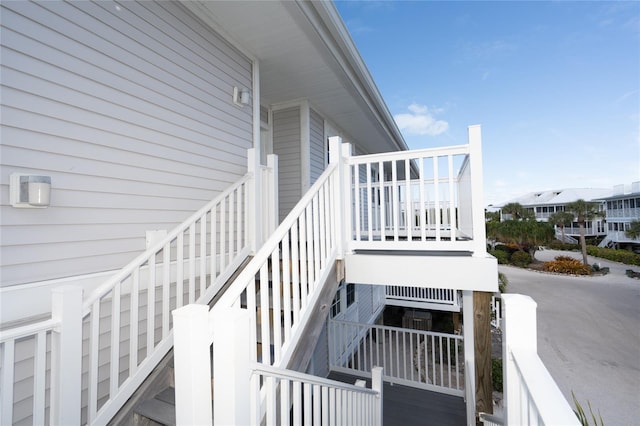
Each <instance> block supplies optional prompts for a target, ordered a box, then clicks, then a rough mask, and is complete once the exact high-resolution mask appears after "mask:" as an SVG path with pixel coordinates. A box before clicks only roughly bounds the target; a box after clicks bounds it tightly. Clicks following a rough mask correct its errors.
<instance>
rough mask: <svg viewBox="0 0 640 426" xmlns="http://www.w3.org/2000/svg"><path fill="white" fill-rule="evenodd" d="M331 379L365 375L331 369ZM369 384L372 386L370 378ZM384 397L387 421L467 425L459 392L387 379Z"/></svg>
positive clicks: (349, 379) (423, 425) (351, 380)
mask: <svg viewBox="0 0 640 426" xmlns="http://www.w3.org/2000/svg"><path fill="white" fill-rule="evenodd" d="M329 379H332V380H338V381H341V382H345V383H355V381H356V380H358V379H361V378H360V377H357V376H353V375H349V374H344V373H336V372H331V373H330V374H329ZM367 387H368V388H370V387H371V381H370V380H367ZM383 398H384V408H383V409H384V421H383V424H385V425H404V426H412V425H421V426H429V425H434V426H435V425H438V426H463V425H464V424H465V423H466V412H465V403H464V400H463V399H462V398H461V397H458V396H451V395H446V394H442V393H438V392H431V391H427V390H423V389H417V388H412V387H408V386H403V385H391V384H390V383H385V384H384V388H383Z"/></svg>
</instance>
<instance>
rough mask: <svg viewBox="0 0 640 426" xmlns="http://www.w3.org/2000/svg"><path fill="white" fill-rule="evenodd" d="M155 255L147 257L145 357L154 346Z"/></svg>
mask: <svg viewBox="0 0 640 426" xmlns="http://www.w3.org/2000/svg"><path fill="white" fill-rule="evenodd" d="M155 312H156V255H155V254H153V255H151V256H150V257H149V282H147V356H151V353H152V352H153V348H154V346H155V343H154V341H155V336H154V334H155V322H156V314H155Z"/></svg>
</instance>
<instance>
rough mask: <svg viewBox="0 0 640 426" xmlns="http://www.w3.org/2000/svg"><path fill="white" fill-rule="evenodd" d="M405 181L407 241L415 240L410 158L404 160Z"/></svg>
mask: <svg viewBox="0 0 640 426" xmlns="http://www.w3.org/2000/svg"><path fill="white" fill-rule="evenodd" d="M404 181H405V210H406V212H407V214H406V227H407V241H411V240H413V222H414V213H413V198H412V196H411V164H410V162H409V159H408V158H406V159H405V160H404Z"/></svg>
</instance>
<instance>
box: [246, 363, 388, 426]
mask: <svg viewBox="0 0 640 426" xmlns="http://www.w3.org/2000/svg"><path fill="white" fill-rule="evenodd" d="M253 374H254V375H256V376H258V380H259V382H261V383H264V388H265V393H266V397H265V399H264V401H262V400H260V399H258V402H260V403H261V404H260V405H258V406H257V407H256V409H255V410H253V411H252V418H251V424H256V425H257V424H262V423H263V422H262V418H263V417H262V413H263V412H264V413H265V416H264V420H265V421H264V424H265V425H266V426H269V425H303V424H304V425H345V426H346V425H372V426H374V425H382V372H381V369H380V367H375V368H374V370H373V374H372V375H373V379H372V388H371V389H366V388H365V387H364V381H358V382H357V383H356V384H355V385H349V384H346V383H341V382H336V381H333V380H327V379H322V378H319V377H315V376H310V375H308V374H302V373H298V372H295V371H291V370H280V369H275V368H272V367H267V366H265V365H264V364H256V365H255V367H254V368H253Z"/></svg>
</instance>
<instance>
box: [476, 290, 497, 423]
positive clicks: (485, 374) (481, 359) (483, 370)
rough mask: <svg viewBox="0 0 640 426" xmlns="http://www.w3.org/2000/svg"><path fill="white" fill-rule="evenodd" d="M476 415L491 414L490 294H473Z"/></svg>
mask: <svg viewBox="0 0 640 426" xmlns="http://www.w3.org/2000/svg"><path fill="white" fill-rule="evenodd" d="M473 341H474V354H475V378H476V379H475V384H476V413H488V414H493V384H492V382H491V293H489V292H486V291H474V292H473Z"/></svg>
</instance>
